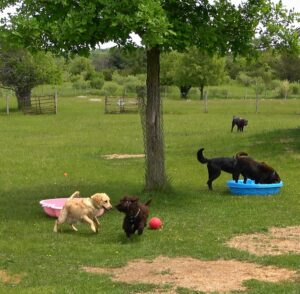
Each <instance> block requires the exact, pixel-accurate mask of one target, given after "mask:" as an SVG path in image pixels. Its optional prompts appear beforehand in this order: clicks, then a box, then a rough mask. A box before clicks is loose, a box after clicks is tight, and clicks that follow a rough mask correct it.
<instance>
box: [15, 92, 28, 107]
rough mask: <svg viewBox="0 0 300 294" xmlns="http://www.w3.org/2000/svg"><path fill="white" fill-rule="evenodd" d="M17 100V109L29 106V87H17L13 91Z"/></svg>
mask: <svg viewBox="0 0 300 294" xmlns="http://www.w3.org/2000/svg"><path fill="white" fill-rule="evenodd" d="M15 93H16V96H17V101H18V109H22V108H23V107H30V106H31V90H30V89H17V90H16V91H15Z"/></svg>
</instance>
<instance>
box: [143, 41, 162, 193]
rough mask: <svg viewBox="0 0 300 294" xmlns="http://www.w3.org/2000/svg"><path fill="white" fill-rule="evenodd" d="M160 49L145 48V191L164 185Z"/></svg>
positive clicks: (158, 188) (159, 188)
mask: <svg viewBox="0 0 300 294" xmlns="http://www.w3.org/2000/svg"><path fill="white" fill-rule="evenodd" d="M159 58H160V50H159V48H158V47H155V48H151V49H149V50H147V104H146V118H145V120H146V124H145V132H146V134H145V141H146V142H145V145H146V146H145V149H146V175H145V177H146V186H145V189H146V190H147V191H158V190H162V189H164V188H165V187H166V184H167V178H166V174H165V161H164V137H163V125H162V104H161V97H160V89H159V87H160V76H159V75H160V61H159Z"/></svg>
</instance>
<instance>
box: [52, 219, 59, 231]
mask: <svg viewBox="0 0 300 294" xmlns="http://www.w3.org/2000/svg"><path fill="white" fill-rule="evenodd" d="M57 227H58V223H57V220H56V221H55V223H54V228H53V232H54V233H57Z"/></svg>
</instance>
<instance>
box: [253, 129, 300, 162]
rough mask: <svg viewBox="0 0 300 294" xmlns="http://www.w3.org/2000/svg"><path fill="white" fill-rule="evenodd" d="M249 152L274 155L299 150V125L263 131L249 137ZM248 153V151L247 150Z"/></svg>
mask: <svg viewBox="0 0 300 294" xmlns="http://www.w3.org/2000/svg"><path fill="white" fill-rule="evenodd" d="M250 141H251V143H252V144H251V145H252V146H251V153H255V154H262V155H265V154H266V155H267V157H268V156H272V157H276V156H278V155H279V156H280V155H283V154H284V153H286V152H291V153H293V152H295V153H297V152H300V127H297V128H294V129H284V130H282V129H280V130H274V131H271V132H264V133H259V134H256V135H253V136H252V137H250ZM249 153H250V152H249ZM250 155H251V154H250Z"/></svg>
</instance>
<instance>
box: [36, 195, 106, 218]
mask: <svg viewBox="0 0 300 294" xmlns="http://www.w3.org/2000/svg"><path fill="white" fill-rule="evenodd" d="M67 199H68V198H55V199H45V200H41V201H40V205H41V206H42V208H43V209H44V211H45V213H46V214H48V215H49V216H51V217H59V214H60V211H61V210H62V208H63V206H64V204H65V202H66V201H67ZM104 212H105V210H104V208H100V209H99V211H98V213H97V216H101V215H102V214H104Z"/></svg>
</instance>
